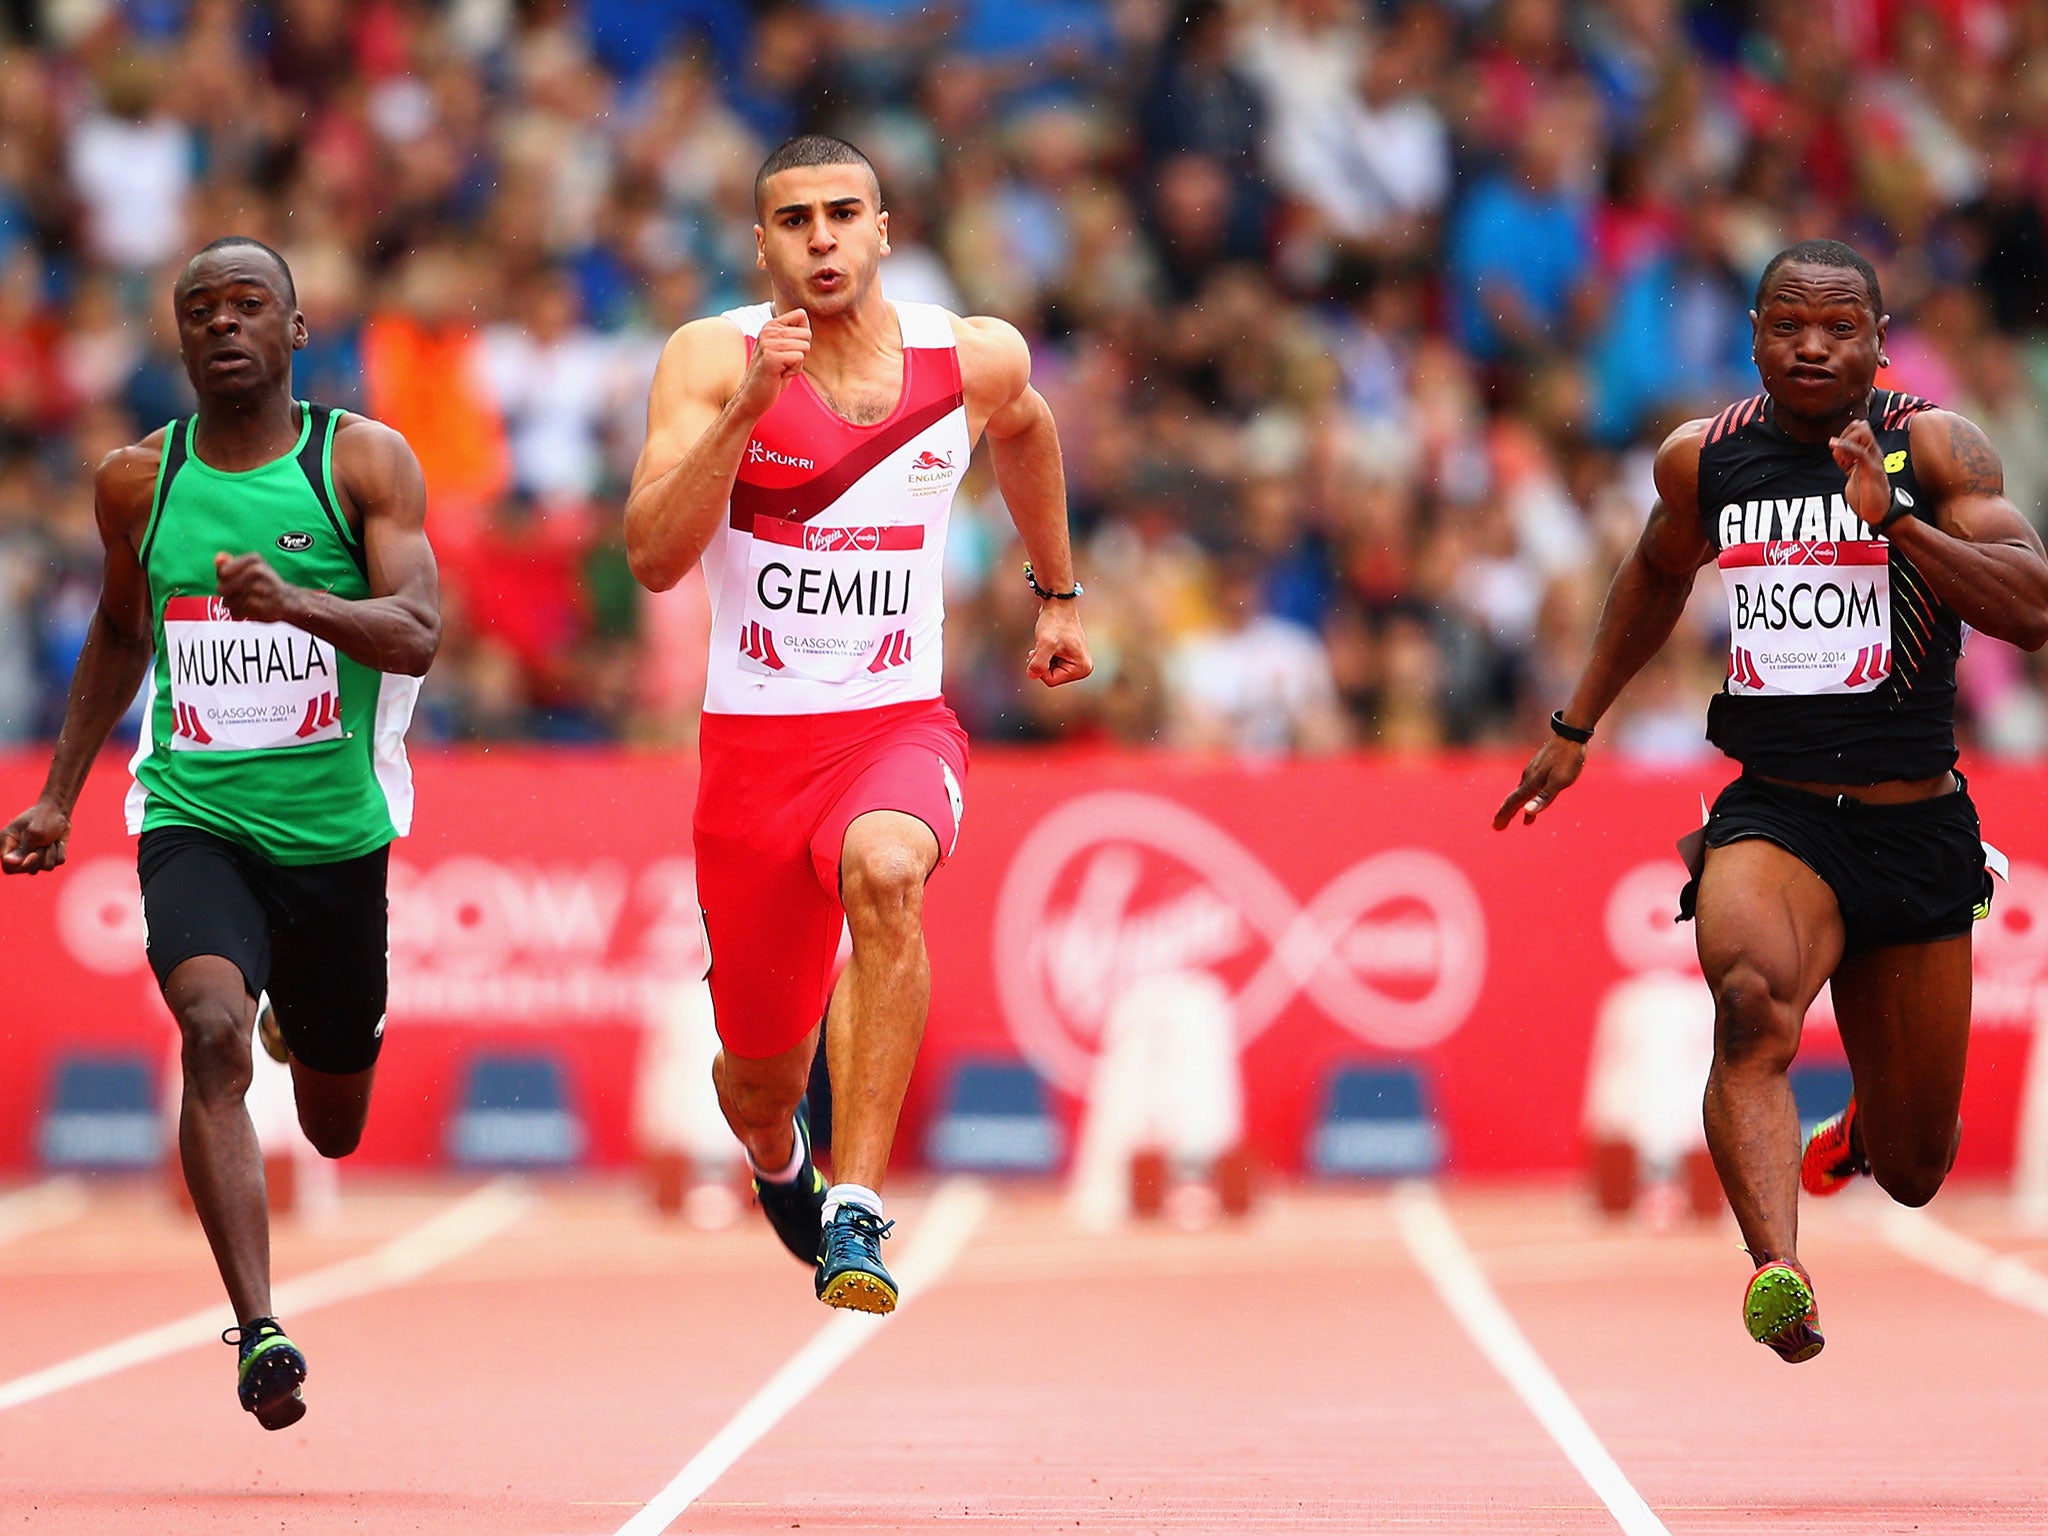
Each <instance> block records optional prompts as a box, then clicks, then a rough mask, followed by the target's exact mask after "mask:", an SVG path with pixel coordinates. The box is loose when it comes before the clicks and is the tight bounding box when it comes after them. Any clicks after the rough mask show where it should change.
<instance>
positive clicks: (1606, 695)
mask: <svg viewBox="0 0 2048 1536" xmlns="http://www.w3.org/2000/svg"><path fill="white" fill-rule="evenodd" d="M1710 425H1711V423H1710V422H1707V421H1689V422H1687V423H1686V424H1685V425H1684V426H1682V427H1680V428H1679V429H1678V430H1677V431H1675V432H1673V433H1672V434H1671V435H1670V436H1669V437H1667V438H1665V439H1664V445H1663V446H1662V447H1661V448H1659V449H1658V450H1657V469H1656V478H1657V500H1656V502H1655V503H1654V504H1653V505H1652V506H1651V508H1650V520H1649V522H1648V523H1646V524H1645V525H1644V526H1643V533H1642V537H1641V538H1639V539H1637V540H1636V544H1635V548H1633V549H1631V550H1630V551H1629V552H1628V554H1627V555H1626V556H1624V557H1623V559H1622V562H1621V565H1620V567H1619V568H1618V569H1617V570H1616V571H1615V573H1614V580H1613V582H1612V583H1611V584H1610V585H1609V586H1608V588H1607V601H1606V603H1605V604H1604V605H1603V606H1602V607H1601V609H1600V624H1599V627H1598V628H1597V629H1596V630H1594V632H1593V651H1592V654H1591V655H1590V656H1589V657H1587V659H1586V666H1585V669H1584V670H1583V671H1582V672H1580V674H1579V682H1578V686H1577V687H1576V688H1574V689H1573V690H1572V696H1571V699H1570V701H1569V702H1567V703H1566V705H1565V707H1564V718H1565V723H1566V724H1567V725H1575V726H1578V727H1580V728H1581V729H1584V730H1591V729H1592V728H1593V727H1594V725H1596V724H1597V723H1598V722H1599V719H1600V717H1601V716H1602V715H1604V714H1605V713H1606V712H1607V708H1608V706H1609V705H1611V704H1612V703H1613V702H1614V701H1615V699H1617V698H1618V697H1620V695H1621V690H1622V689H1623V688H1625V687H1627V686H1628V681H1629V679H1630V678H1632V677H1634V676H1635V675H1636V674H1637V673H1638V672H1640V671H1642V669H1643V667H1644V666H1645V665H1646V664H1647V663H1648V662H1649V660H1650V658H1651V657H1652V656H1655V655H1656V654H1657V652H1658V651H1660V650H1662V649H1663V647H1664V642H1665V641H1666V640H1669V639H1670V638H1671V631H1672V630H1673V629H1674V628H1676V627H1677V624H1678V617H1679V615H1680V614H1682V613H1683V612H1685V603H1686V599H1687V598H1688V597H1690V596H1691V595H1692V583H1693V578H1694V577H1695V576H1696V575H1697V574H1698V573H1699V568H1700V567H1701V566H1703V565H1705V564H1706V563H1707V562H1708V561H1709V560H1711V559H1713V558H1714V546H1713V542H1712V541H1711V540H1710V539H1708V537H1707V531H1706V528H1705V527H1704V526H1703V525H1702V524H1701V522H1700V515H1699V501H1700V448H1701V446H1702V444H1703V443H1704V442H1705V441H1706V435H1707V428H1708V427H1709V426H1710ZM1585 766H1586V749H1585V747H1584V746H1582V745H1581V744H1580V743H1578V742H1574V741H1566V740H1565V739H1564V738H1563V737H1562V736H1559V735H1557V734H1556V733H1555V732H1552V733H1551V734H1550V735H1548V736H1547V737H1546V738H1545V739H1544V742H1543V745H1542V746H1541V747H1539V748H1537V750H1536V755H1535V756H1534V757H1532V758H1530V759H1529V766H1528V767H1526V768H1524V769H1523V770H1522V782H1521V783H1519V784H1517V785H1516V786H1515V788H1514V792H1513V793H1512V794H1510V795H1509V796H1508V797H1507V799H1505V800H1503V801H1502V802H1501V805H1500V809H1499V810H1497V811H1495V812H1494V813H1493V829H1494V831H1496V832H1498V831H1501V830H1502V829H1504V828H1505V827H1506V826H1507V825H1508V823H1509V822H1511V821H1513V820H1514V819H1515V812H1516V811H1520V812H1521V813H1522V823H1523V825H1524V826H1526V825H1528V823H1530V822H1532V821H1534V820H1535V819H1536V817H1537V814H1538V813H1539V812H1540V811H1542V810H1543V808H1544V807H1545V806H1547V805H1549V804H1550V802H1551V801H1553V800H1555V799H1556V798H1557V797H1558V796H1559V795H1560V794H1562V793H1563V792H1564V791H1565V790H1566V789H1568V788H1570V787H1571V784H1572V782H1573V781H1574V780H1575V779H1577V778H1578V776H1579V771H1580V770H1581V769H1582V768H1584V767H1585Z"/></svg>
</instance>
